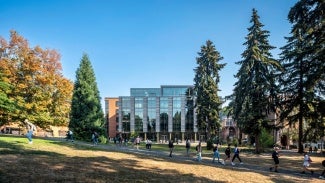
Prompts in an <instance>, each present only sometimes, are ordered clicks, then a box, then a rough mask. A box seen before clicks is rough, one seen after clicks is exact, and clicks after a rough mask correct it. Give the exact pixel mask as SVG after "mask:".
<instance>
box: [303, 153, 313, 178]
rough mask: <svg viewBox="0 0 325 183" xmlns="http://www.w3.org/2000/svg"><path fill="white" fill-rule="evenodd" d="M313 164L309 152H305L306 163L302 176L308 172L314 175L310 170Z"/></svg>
mask: <svg viewBox="0 0 325 183" xmlns="http://www.w3.org/2000/svg"><path fill="white" fill-rule="evenodd" d="M311 162H312V160H311V158H310V156H309V155H308V154H307V152H306V151H305V152H304V163H303V171H302V172H301V173H302V174H305V172H306V171H310V173H311V174H314V171H313V170H309V168H308V167H309V166H310V163H311Z"/></svg>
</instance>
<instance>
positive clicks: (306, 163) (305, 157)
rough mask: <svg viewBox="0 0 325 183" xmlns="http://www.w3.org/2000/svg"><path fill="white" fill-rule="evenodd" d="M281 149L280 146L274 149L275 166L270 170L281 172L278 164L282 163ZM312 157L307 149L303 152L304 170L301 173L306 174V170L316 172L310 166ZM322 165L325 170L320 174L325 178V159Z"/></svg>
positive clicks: (321, 177)
mask: <svg viewBox="0 0 325 183" xmlns="http://www.w3.org/2000/svg"><path fill="white" fill-rule="evenodd" d="M279 150H280V148H278V147H274V150H273V152H272V158H273V161H274V166H272V167H270V171H273V170H274V172H279V171H278V166H279V164H280V160H279V157H280V154H279ZM311 162H313V161H312V159H311V158H310V156H309V155H308V153H307V152H306V151H305V152H304V153H303V163H302V167H303V170H302V172H301V174H305V173H306V172H310V173H311V174H312V175H313V174H314V171H313V170H312V169H310V168H309V166H310V165H311ZM322 165H323V167H324V170H323V171H322V173H321V175H320V176H319V178H320V179H325V177H324V174H325V160H323V161H322Z"/></svg>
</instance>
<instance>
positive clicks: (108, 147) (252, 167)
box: [53, 138, 320, 178]
mask: <svg viewBox="0 0 325 183" xmlns="http://www.w3.org/2000/svg"><path fill="white" fill-rule="evenodd" d="M53 140H61V141H65V139H58V138H53ZM73 143H74V144H80V145H85V146H93V147H95V148H99V149H106V150H114V151H118V152H126V153H133V154H140V155H150V156H151V157H164V158H170V157H169V151H158V150H148V149H138V150H137V149H136V148H135V147H132V146H122V147H120V146H115V145H104V144H98V145H93V144H92V143H87V142H82V141H74V142H73ZM282 152H283V153H296V152H293V151H290V150H289V151H286V150H284V151H282ZM206 155H207V156H206V157H204V154H203V158H202V161H201V162H199V163H201V164H206V165H214V166H218V167H220V168H222V167H225V166H226V167H232V168H233V169H238V170H246V171H247V170H248V171H249V170H250V171H259V172H265V173H266V172H267V173H273V172H270V170H269V167H265V166H259V165H255V164H250V163H249V162H244V164H239V163H238V161H237V163H236V164H235V165H234V166H232V165H231V164H230V161H227V164H226V165H222V164H221V163H217V162H216V163H212V157H211V154H206ZM170 159H171V160H173V159H174V160H178V161H191V162H197V160H196V159H195V158H194V157H186V156H184V154H181V153H178V152H173V157H172V158H170ZM279 171H280V172H279V173H280V174H287V175H292V176H296V177H301V178H308V177H309V178H310V177H313V178H318V177H319V175H320V172H315V173H314V175H311V174H310V173H309V172H307V173H306V174H301V173H300V172H297V171H293V170H288V169H283V168H279Z"/></svg>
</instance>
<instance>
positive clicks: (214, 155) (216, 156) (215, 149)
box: [212, 144, 220, 163]
mask: <svg viewBox="0 0 325 183" xmlns="http://www.w3.org/2000/svg"><path fill="white" fill-rule="evenodd" d="M216 158H218V163H220V155H219V150H218V144H216V145H215V146H214V147H213V158H212V163H214V161H215V159H216Z"/></svg>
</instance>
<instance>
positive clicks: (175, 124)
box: [116, 85, 198, 142]
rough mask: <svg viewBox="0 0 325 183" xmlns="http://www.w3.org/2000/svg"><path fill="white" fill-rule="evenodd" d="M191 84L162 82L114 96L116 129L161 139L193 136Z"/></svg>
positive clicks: (194, 129)
mask: <svg viewBox="0 0 325 183" xmlns="http://www.w3.org/2000/svg"><path fill="white" fill-rule="evenodd" d="M192 88H193V86H187V85H185V86H184V85H163V86H161V87H160V88H131V89H130V96H121V97H119V98H118V107H117V108H118V119H119V120H118V122H116V123H117V133H119V134H122V135H123V136H126V137H128V136H130V134H131V133H137V134H139V135H140V136H141V137H142V138H144V139H146V138H149V139H152V140H155V141H158V142H164V141H167V140H169V139H173V140H174V139H178V140H182V141H184V140H185V139H186V138H190V139H192V140H197V132H198V129H197V125H196V119H195V118H196V115H195V112H194V103H193V101H194V98H193V96H192V95H191V92H192Z"/></svg>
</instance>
